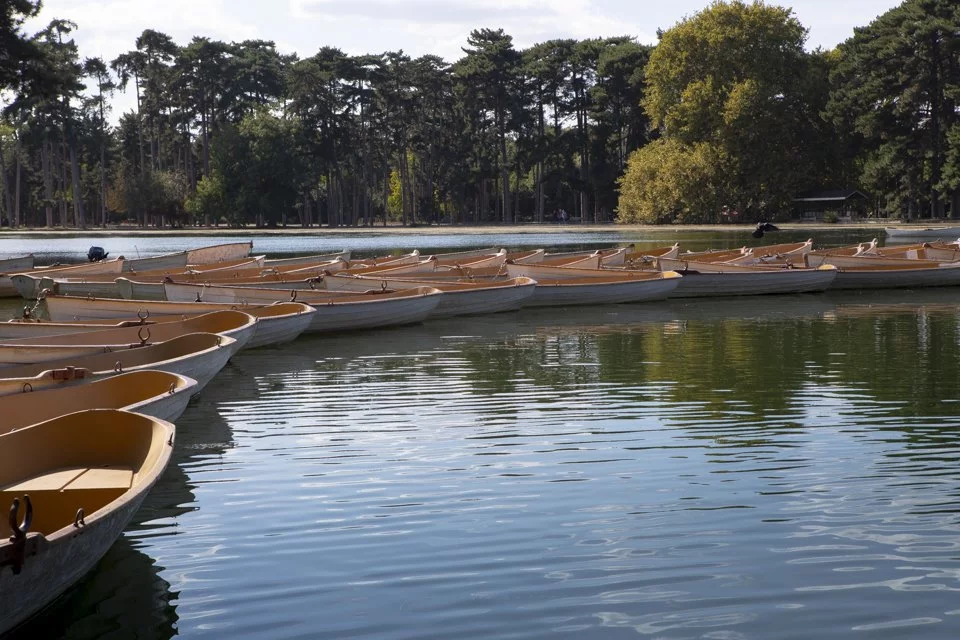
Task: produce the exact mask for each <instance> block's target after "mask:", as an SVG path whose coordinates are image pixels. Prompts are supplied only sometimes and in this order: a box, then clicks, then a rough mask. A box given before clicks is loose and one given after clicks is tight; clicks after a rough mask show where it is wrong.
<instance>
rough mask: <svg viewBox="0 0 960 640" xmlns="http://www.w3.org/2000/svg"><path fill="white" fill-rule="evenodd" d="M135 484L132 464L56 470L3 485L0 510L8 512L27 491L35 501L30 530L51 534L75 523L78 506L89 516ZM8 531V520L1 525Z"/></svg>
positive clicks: (0, 528) (3, 531) (0, 494)
mask: <svg viewBox="0 0 960 640" xmlns="http://www.w3.org/2000/svg"><path fill="white" fill-rule="evenodd" d="M132 484H133V470H132V469H130V468H129V467H116V466H106V467H69V468H65V469H57V470H55V471H50V472H48V473H43V474H40V475H37V476H34V477H32V478H27V479H25V480H20V481H18V482H15V483H13V484H9V485H7V486H5V487H0V509H3V510H4V511H6V509H8V508H9V507H10V505H11V504H12V502H13V499H14V498H21V497H23V495H24V494H28V495H29V496H30V501H31V502H32V503H33V524H32V526H31V527H30V530H31V531H36V532H39V533H43V534H50V533H53V532H54V531H57V530H59V529H62V528H63V527H66V526H70V525H72V524H73V523H74V520H75V519H76V514H77V510H78V509H83V513H84V515H85V517H90V515H91V514H93V513H94V512H96V511H98V510H99V509H101V508H103V507H104V506H105V505H107V504H109V503H111V502H113V501H114V500H116V499H117V498H119V497H120V496H122V495H123V494H124V493H126V492H127V491H129V490H130V487H131V485H132ZM21 513H22V507H21ZM8 530H9V527H8V526H7V525H6V524H5V523H4V524H3V525H2V526H0V534H2V535H9V532H8Z"/></svg>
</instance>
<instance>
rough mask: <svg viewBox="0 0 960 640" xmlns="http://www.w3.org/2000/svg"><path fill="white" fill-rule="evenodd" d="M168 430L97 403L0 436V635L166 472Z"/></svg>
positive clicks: (49, 594) (62, 582) (93, 550)
mask: <svg viewBox="0 0 960 640" xmlns="http://www.w3.org/2000/svg"><path fill="white" fill-rule="evenodd" d="M174 434H175V427H174V426H173V425H172V424H170V423H169V422H166V421H164V420H159V419H157V418H149V417H147V416H144V415H140V414H138V413H130V412H127V411H117V410H111V409H96V410H90V411H81V412H78V413H71V414H68V415H64V416H61V417H58V418H54V419H52V420H47V421H46V422H40V423H37V424H33V425H31V426H28V427H24V428H23V429H18V430H16V431H12V432H10V433H6V434H3V435H0V504H3V505H10V518H9V522H8V520H7V519H6V518H4V519H3V520H2V521H0V540H3V542H0V602H2V603H3V606H2V607H0V633H5V632H7V631H10V630H11V629H13V628H14V627H16V626H17V625H19V624H20V623H22V622H24V621H25V620H27V619H28V618H30V617H31V616H33V615H34V614H36V613H37V612H39V611H40V610H42V609H43V608H44V607H45V606H47V605H48V604H49V603H50V602H52V601H53V600H54V599H55V598H57V596H59V595H60V594H61V593H63V592H64V591H66V590H67V589H68V588H69V587H70V586H71V585H73V584H74V583H76V582H77V581H78V580H80V578H81V577H83V575H84V574H86V573H87V572H88V571H89V570H90V569H92V568H93V566H94V565H96V564H97V562H98V561H99V560H100V558H102V557H103V555H104V554H105V553H106V552H107V549H109V548H110V546H111V545H112V544H113V543H114V541H115V540H116V539H117V537H119V535H120V533H121V532H122V531H123V529H124V528H125V527H126V526H127V523H129V522H130V519H131V518H132V517H133V514H134V513H135V512H136V511H137V509H138V508H139V506H140V504H141V502H143V499H144V498H145V497H146V495H147V493H148V492H149V491H150V488H151V487H153V485H154V484H155V483H156V481H157V480H158V479H159V478H160V475H161V474H162V473H163V471H164V469H166V467H167V464H168V463H169V461H170V455H171V452H172V451H173V439H174ZM28 496H29V497H28ZM21 514H22V520H21ZM8 569H9V570H8Z"/></svg>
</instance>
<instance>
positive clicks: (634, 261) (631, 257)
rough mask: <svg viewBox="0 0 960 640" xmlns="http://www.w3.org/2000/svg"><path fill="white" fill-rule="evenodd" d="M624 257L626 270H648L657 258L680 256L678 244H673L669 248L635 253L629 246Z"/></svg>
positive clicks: (632, 247)
mask: <svg viewBox="0 0 960 640" xmlns="http://www.w3.org/2000/svg"><path fill="white" fill-rule="evenodd" d="M628 249H629V250H628V251H627V252H626V255H625V256H624V265H625V266H626V267H627V268H628V269H637V268H640V269H642V268H650V267H652V266H653V265H654V263H655V262H656V259H657V258H676V257H677V256H679V255H680V243H678V242H675V243H673V244H672V245H670V246H669V247H655V248H653V249H646V250H641V251H637V250H636V248H635V247H634V246H633V245H631V246H630V247H628Z"/></svg>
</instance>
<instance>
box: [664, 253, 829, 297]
mask: <svg viewBox="0 0 960 640" xmlns="http://www.w3.org/2000/svg"><path fill="white" fill-rule="evenodd" d="M657 262H658V266H659V268H660V269H663V270H665V271H676V272H678V273H680V275H682V276H683V280H681V281H680V284H679V285H678V286H677V290H676V291H674V292H673V293H672V294H671V295H670V297H671V298H702V297H716V296H754V295H766V294H778V293H779V294H783V293H810V292H814V291H825V290H826V289H827V288H829V287H830V285H831V284H833V282H834V280H835V279H836V277H837V274H838V270H837V269H836V267H833V266H831V265H823V266H820V267H816V268H811V269H808V268H771V267H760V266H743V265H736V264H728V263H711V262H693V261H687V260H672V259H669V258H660V259H658V260H657Z"/></svg>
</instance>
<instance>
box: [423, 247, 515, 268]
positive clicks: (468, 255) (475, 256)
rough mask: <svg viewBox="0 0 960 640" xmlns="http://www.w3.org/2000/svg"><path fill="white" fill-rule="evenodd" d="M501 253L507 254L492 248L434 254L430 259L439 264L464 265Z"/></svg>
mask: <svg viewBox="0 0 960 640" xmlns="http://www.w3.org/2000/svg"><path fill="white" fill-rule="evenodd" d="M499 253H504V254H505V253H506V252H505V251H504V250H503V249H494V248H492V247H491V248H486V249H468V250H466V251H448V252H445V253H434V254H431V255H430V256H428V257H429V258H434V259H436V260H437V262H438V263H439V264H447V265H456V264H463V263H465V262H476V261H477V260H480V259H482V258H487V257H489V256H493V255H497V254H499Z"/></svg>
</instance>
